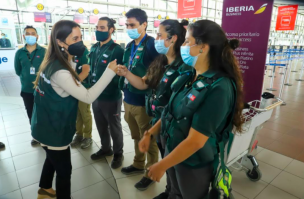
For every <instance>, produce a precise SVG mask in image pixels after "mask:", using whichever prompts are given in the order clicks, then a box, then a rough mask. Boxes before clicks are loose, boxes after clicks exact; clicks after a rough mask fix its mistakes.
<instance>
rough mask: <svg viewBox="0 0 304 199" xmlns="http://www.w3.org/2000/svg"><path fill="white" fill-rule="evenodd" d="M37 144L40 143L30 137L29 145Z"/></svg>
mask: <svg viewBox="0 0 304 199" xmlns="http://www.w3.org/2000/svg"><path fill="white" fill-rule="evenodd" d="M37 144H40V143H39V142H38V141H37V140H34V139H32V141H31V145H32V146H35V145H37Z"/></svg>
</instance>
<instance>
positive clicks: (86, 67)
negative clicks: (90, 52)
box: [82, 64, 91, 74]
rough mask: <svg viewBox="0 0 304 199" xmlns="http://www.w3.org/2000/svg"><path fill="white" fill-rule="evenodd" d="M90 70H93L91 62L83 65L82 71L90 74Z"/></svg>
mask: <svg viewBox="0 0 304 199" xmlns="http://www.w3.org/2000/svg"><path fill="white" fill-rule="evenodd" d="M90 70H91V67H90V65H89V64H84V65H82V72H84V73H86V74H88V73H89V72H90Z"/></svg>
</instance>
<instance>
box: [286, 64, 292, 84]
mask: <svg viewBox="0 0 304 199" xmlns="http://www.w3.org/2000/svg"><path fill="white" fill-rule="evenodd" d="M286 70H289V72H288V77H287V81H286V83H285V84H284V85H285V86H292V84H290V83H289V80H290V74H291V72H290V71H291V59H290V60H289V63H288V67H287V68H286ZM286 74H287V73H286Z"/></svg>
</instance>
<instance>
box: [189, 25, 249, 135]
mask: <svg viewBox="0 0 304 199" xmlns="http://www.w3.org/2000/svg"><path fill="white" fill-rule="evenodd" d="M188 29H189V31H191V32H192V36H193V37H194V38H195V40H196V43H197V44H208V45H209V46H210V49H209V55H208V57H209V69H210V70H214V71H221V72H223V73H224V74H226V75H227V76H228V77H229V78H231V79H233V80H234V82H235V84H236V88H237V99H236V107H235V113H234V118H233V124H234V126H235V127H236V130H237V131H238V132H242V124H243V123H244V118H243V116H242V110H243V106H244V101H243V89H242V87H243V78H242V74H241V72H240V69H239V66H238V62H237V59H236V58H235V56H234V55H233V50H235V49H236V48H237V47H238V46H239V40H237V39H232V40H230V41H228V39H227V37H226V35H225V32H224V31H223V29H222V28H221V27H220V26H219V25H218V24H217V23H215V22H213V21H210V20H199V21H196V22H195V23H193V24H190V26H189V27H188Z"/></svg>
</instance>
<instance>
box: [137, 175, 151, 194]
mask: <svg viewBox="0 0 304 199" xmlns="http://www.w3.org/2000/svg"><path fill="white" fill-rule="evenodd" d="M153 183H154V181H153V180H150V179H149V178H146V177H143V178H142V179H141V180H140V181H139V182H138V183H136V184H135V188H136V189H138V190H139V191H145V190H146V189H148V187H149V186H150V185H152V184H153Z"/></svg>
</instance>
